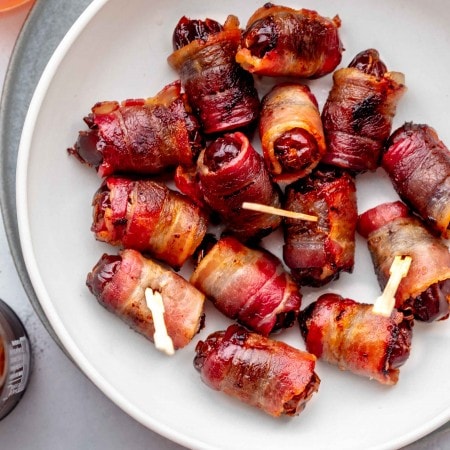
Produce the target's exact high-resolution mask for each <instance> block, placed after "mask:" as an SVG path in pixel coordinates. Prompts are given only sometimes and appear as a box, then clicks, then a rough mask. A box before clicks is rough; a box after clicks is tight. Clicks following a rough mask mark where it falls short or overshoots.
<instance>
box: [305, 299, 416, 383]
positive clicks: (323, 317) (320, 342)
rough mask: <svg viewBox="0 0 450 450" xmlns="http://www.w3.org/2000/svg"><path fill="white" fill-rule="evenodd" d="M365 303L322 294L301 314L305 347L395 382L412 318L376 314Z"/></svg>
mask: <svg viewBox="0 0 450 450" xmlns="http://www.w3.org/2000/svg"><path fill="white" fill-rule="evenodd" d="M372 306H373V305H369V304H364V303H358V302H355V301H354V300H351V299H348V298H342V297H341V296H340V295H336V294H323V295H321V296H320V297H319V298H318V300H316V301H315V302H313V303H311V304H310V305H309V306H308V307H307V308H306V309H305V310H304V311H302V312H301V313H300V316H299V323H300V330H301V333H302V335H303V337H304V339H305V342H306V348H307V350H308V351H310V352H311V353H313V354H314V355H316V356H317V358H321V359H323V360H324V361H326V362H328V363H330V364H334V365H336V366H338V367H339V368H340V369H341V370H350V371H351V372H353V373H355V374H357V375H362V376H365V377H369V378H373V379H375V380H377V381H379V382H380V383H382V384H387V385H393V384H396V383H397V381H398V377H399V373H400V370H399V367H400V366H402V365H403V364H404V363H405V361H406V360H407V359H408V357H409V354H410V347H411V339H412V326H413V323H414V322H413V319H412V317H411V316H405V315H404V314H403V313H401V312H399V311H397V310H395V309H394V311H393V312H392V315H391V316H390V317H385V316H383V315H380V314H375V313H374V312H373V311H372Z"/></svg>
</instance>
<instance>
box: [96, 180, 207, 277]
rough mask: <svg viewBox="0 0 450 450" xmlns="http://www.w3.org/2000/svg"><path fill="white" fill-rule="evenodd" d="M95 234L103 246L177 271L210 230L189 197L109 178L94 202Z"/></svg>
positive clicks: (144, 182) (147, 182)
mask: <svg viewBox="0 0 450 450" xmlns="http://www.w3.org/2000/svg"><path fill="white" fill-rule="evenodd" d="M92 203H93V207H94V212H93V224H92V231H93V232H94V233H95V237H96V238H97V239H98V240H99V241H104V242H108V243H110V244H112V245H116V246H122V247H125V248H133V249H135V250H138V251H141V252H144V253H149V254H150V255H152V256H153V257H154V258H156V259H159V260H161V261H164V262H166V263H167V264H169V265H170V266H172V267H173V268H175V269H179V268H180V267H181V266H182V265H183V264H184V262H185V261H186V260H187V259H188V258H189V257H190V256H191V255H192V254H193V253H194V251H195V250H196V249H197V247H198V246H199V244H200V243H201V241H202V239H203V237H204V236H205V234H206V230H207V228H208V220H207V218H206V217H205V214H204V213H203V212H202V210H201V209H200V208H199V207H198V206H197V205H195V204H194V203H193V202H192V201H191V200H190V199H189V198H187V197H186V196H184V195H181V194H180V193H178V192H175V191H172V190H170V189H169V188H167V187H166V186H165V185H163V184H160V183H157V182H155V181H151V180H133V179H129V178H124V177H108V178H106V180H105V181H104V182H103V184H102V186H101V187H100V188H99V190H98V191H97V192H96V194H95V196H94V199H93V202H92Z"/></svg>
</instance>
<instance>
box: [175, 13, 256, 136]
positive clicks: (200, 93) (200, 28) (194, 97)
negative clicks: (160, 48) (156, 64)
mask: <svg viewBox="0 0 450 450" xmlns="http://www.w3.org/2000/svg"><path fill="white" fill-rule="evenodd" d="M240 37H241V30H240V29H239V21H238V19H237V17H235V16H232V15H230V16H228V18H227V20H226V22H225V24H224V25H223V26H222V25H221V24H219V23H218V22H216V21H214V20H211V19H206V20H205V21H202V20H190V19H188V18H187V17H182V18H181V19H180V21H179V22H178V24H177V26H176V27H175V30H174V33H173V49H174V52H173V53H172V54H171V55H170V56H169V58H168V62H169V64H170V65H171V67H173V68H174V69H175V70H176V71H177V72H178V73H179V75H180V78H181V83H182V85H183V87H184V89H185V91H186V94H187V96H188V99H189V103H190V104H191V105H192V108H193V111H194V113H195V114H196V115H197V117H199V119H200V122H201V124H202V127H203V131H204V132H205V133H206V134H212V133H219V132H224V131H229V130H235V129H240V128H243V127H246V126H248V125H250V124H252V123H253V122H255V120H256V119H257V118H258V114H259V98H258V93H257V91H256V89H255V86H254V81H253V77H252V76H251V74H249V73H248V72H246V71H245V70H243V69H242V68H241V66H239V64H237V63H236V61H235V56H236V51H237V47H238V45H239V41H240Z"/></svg>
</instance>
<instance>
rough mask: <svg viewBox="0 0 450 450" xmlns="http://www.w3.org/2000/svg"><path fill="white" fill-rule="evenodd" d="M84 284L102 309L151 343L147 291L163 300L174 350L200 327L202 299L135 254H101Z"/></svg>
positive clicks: (166, 271) (173, 276)
mask: <svg viewBox="0 0 450 450" xmlns="http://www.w3.org/2000/svg"><path fill="white" fill-rule="evenodd" d="M86 284H87V286H88V288H89V290H90V291H91V292H92V294H94V295H95V297H96V298H97V300H98V301H99V303H100V304H101V305H103V306H104V307H105V308H106V309H108V310H109V311H111V312H112V313H114V314H116V315H117V316H118V317H120V318H121V319H122V320H123V321H125V322H126V323H127V324H128V325H130V326H131V328H133V329H134V330H135V331H137V332H138V333H141V334H142V335H144V336H145V337H146V338H148V339H150V340H151V341H153V335H154V333H155V328H154V324H153V319H152V313H151V311H150V309H148V307H147V304H146V301H145V289H146V288H151V289H152V290H154V291H158V292H159V293H160V294H161V296H162V299H163V304H164V309H165V312H164V322H165V325H166V328H167V332H168V334H169V336H170V337H171V338H172V341H173V344H174V347H175V348H176V349H178V348H182V347H185V346H186V345H187V344H189V342H190V341H191V340H192V338H193V337H194V336H195V335H196V334H197V333H198V331H199V329H200V328H201V326H202V324H203V316H204V313H203V305H204V300H205V297H204V295H203V294H202V293H201V292H199V291H198V290H197V289H195V288H194V287H193V286H191V285H190V284H189V283H188V282H187V281H186V280H185V279H184V278H182V277H181V276H179V275H177V274H176V273H174V272H172V271H171V270H169V269H166V268H163V267H162V266H161V265H159V264H157V263H156V262H154V261H152V260H151V259H147V258H144V257H143V256H142V255H141V254H140V253H139V252H137V251H135V250H130V249H128V250H123V251H122V252H120V255H107V254H104V255H103V256H102V257H101V258H100V259H99V261H98V262H97V263H96V265H95V266H94V268H93V269H92V271H91V272H90V273H89V274H88V276H87V280H86Z"/></svg>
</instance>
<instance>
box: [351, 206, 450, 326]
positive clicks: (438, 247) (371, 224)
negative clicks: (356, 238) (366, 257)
mask: <svg viewBox="0 0 450 450" xmlns="http://www.w3.org/2000/svg"><path fill="white" fill-rule="evenodd" d="M357 230H358V232H359V233H360V234H361V235H362V236H363V237H365V238H367V242H368V247H369V250H370V254H371V256H372V260H373V264H374V268H375V272H376V274H377V277H378V282H379V284H380V287H381V288H382V289H383V288H384V287H385V286H386V283H387V280H388V279H389V268H390V265H391V264H392V261H393V259H394V258H395V256H397V255H409V256H410V257H411V258H412V263H411V267H410V269H409V272H408V275H407V276H406V277H405V278H403V280H402V282H401V283H400V285H399V288H398V290H397V293H396V295H395V299H396V303H395V306H396V308H397V309H399V310H404V309H407V308H409V309H411V310H412V311H413V313H414V317H415V318H416V319H418V320H421V321H425V322H431V321H433V320H439V319H444V318H447V316H448V314H449V301H450V253H449V249H448V248H447V246H446V245H444V243H443V242H442V241H441V240H440V239H439V238H437V237H435V236H433V235H432V234H431V233H430V232H429V231H428V230H427V229H426V227H425V226H424V225H423V224H422V222H420V221H419V220H418V219H416V218H415V217H413V216H412V215H411V214H410V212H409V210H408V208H407V207H406V206H405V205H404V204H403V203H401V202H399V201H397V202H391V203H383V204H381V205H378V206H377V207H375V208H372V209H369V210H368V211H366V212H364V213H363V214H361V215H360V217H359V218H358V223H357Z"/></svg>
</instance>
